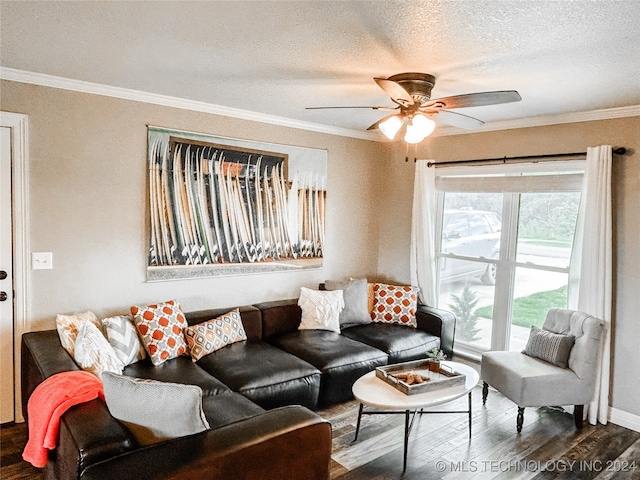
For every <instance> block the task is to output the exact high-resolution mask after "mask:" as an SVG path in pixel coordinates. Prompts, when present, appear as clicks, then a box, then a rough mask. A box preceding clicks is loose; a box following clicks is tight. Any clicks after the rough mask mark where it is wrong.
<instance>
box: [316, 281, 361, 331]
mask: <svg viewBox="0 0 640 480" xmlns="http://www.w3.org/2000/svg"><path fill="white" fill-rule="evenodd" d="M324 287H325V288H326V289H327V290H342V291H343V298H344V308H343V309H342V312H340V328H341V329H342V328H347V327H353V326H355V325H367V324H369V323H371V314H370V313H369V298H368V289H367V279H366V278H358V279H353V280H346V281H342V282H337V281H333V280H327V281H325V282H324Z"/></svg>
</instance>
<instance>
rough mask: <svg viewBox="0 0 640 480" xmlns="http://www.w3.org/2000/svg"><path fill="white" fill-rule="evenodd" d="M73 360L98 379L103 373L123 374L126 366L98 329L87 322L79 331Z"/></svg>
mask: <svg viewBox="0 0 640 480" xmlns="http://www.w3.org/2000/svg"><path fill="white" fill-rule="evenodd" d="M74 347H75V349H74V354H73V358H74V360H75V361H76V363H77V364H78V365H79V366H80V368H82V369H83V370H86V371H87V372H89V373H93V374H94V375H96V376H97V377H98V378H101V377H102V373H103V372H114V373H122V368H123V367H124V365H123V364H122V362H121V361H120V360H119V359H118V357H117V356H116V352H115V351H114V350H113V347H112V346H111V345H109V342H107V339H106V338H104V335H103V334H102V332H101V331H100V330H98V327H96V326H95V325H94V324H93V323H91V322H85V323H84V324H83V325H82V326H81V327H80V330H78V336H77V337H76V343H75V345H74Z"/></svg>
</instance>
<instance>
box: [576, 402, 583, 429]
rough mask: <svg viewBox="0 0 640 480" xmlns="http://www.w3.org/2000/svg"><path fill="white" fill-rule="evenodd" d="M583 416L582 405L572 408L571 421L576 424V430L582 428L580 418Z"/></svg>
mask: <svg viewBox="0 0 640 480" xmlns="http://www.w3.org/2000/svg"><path fill="white" fill-rule="evenodd" d="M583 416H584V405H574V406H573V420H574V421H575V423H576V428H582V417H583Z"/></svg>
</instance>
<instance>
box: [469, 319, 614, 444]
mask: <svg viewBox="0 0 640 480" xmlns="http://www.w3.org/2000/svg"><path fill="white" fill-rule="evenodd" d="M603 328H604V322H603V321H602V320H599V319H597V318H595V317H592V316H590V315H587V314H586V313H583V312H576V311H573V310H565V309H551V310H549V312H548V313H547V318H546V319H545V321H544V325H543V326H542V330H540V329H538V328H536V327H532V329H531V334H530V337H529V341H528V343H527V346H526V348H525V350H524V351H523V353H520V352H487V353H484V354H483V355H482V364H481V373H480V376H481V378H482V380H483V381H484V385H483V389H482V403H483V404H486V401H487V395H488V391H489V388H488V387H489V385H491V386H492V387H493V388H495V389H496V390H498V391H499V392H501V393H502V394H503V395H504V396H505V397H507V398H508V399H509V400H511V401H512V402H514V403H515V404H517V405H518V418H517V430H518V433H520V432H521V431H522V422H523V420H524V409H525V407H542V406H554V405H575V410H574V418H575V424H576V427H577V428H581V427H582V417H583V413H584V405H585V404H586V403H588V402H589V401H590V400H591V398H592V396H593V391H594V385H595V381H596V367H597V365H598V355H599V352H600V341H601V338H602V331H603ZM524 352H527V353H526V354H525V353H524ZM567 356H568V359H567Z"/></svg>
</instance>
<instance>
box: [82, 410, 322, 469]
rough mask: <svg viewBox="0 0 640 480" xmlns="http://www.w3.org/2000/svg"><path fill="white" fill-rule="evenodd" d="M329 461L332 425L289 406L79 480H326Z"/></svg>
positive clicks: (146, 451) (145, 452)
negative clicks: (203, 479)
mask: <svg viewBox="0 0 640 480" xmlns="http://www.w3.org/2000/svg"><path fill="white" fill-rule="evenodd" d="M330 460H331V426H330V424H329V423H328V422H327V421H326V420H324V419H322V418H321V417H320V416H318V415H317V414H315V413H313V412H312V411H310V410H308V409H307V408H305V407H301V406H288V407H282V408H277V409H274V410H269V411H267V412H265V413H261V414H259V415H256V416H254V417H251V418H249V419H246V420H242V421H239V422H236V423H233V424H231V425H226V426H224V427H220V428H217V429H215V430H208V431H206V432H201V433H198V434H195V435H190V436H187V437H181V438H176V439H173V440H169V441H166V442H162V443H158V444H155V445H149V446H146V447H143V448H140V449H137V450H135V451H132V452H128V453H125V454H122V455H119V456H117V457H114V458H111V459H109V460H105V461H103V462H100V463H96V464H94V465H91V466H90V467H88V468H87V469H86V470H84V472H82V474H81V476H80V478H83V479H86V480H109V479H113V480H124V479H129V478H131V479H140V480H145V479H154V480H158V479H163V480H171V479H176V480H177V479H184V478H220V479H234V480H243V479H246V480H254V479H261V478H264V479H279V480H287V479H291V480H299V479H305V480H327V479H328V478H329V464H330Z"/></svg>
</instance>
